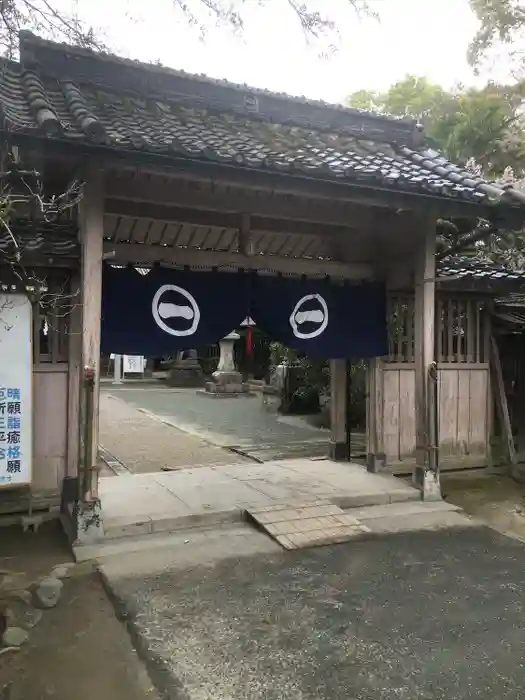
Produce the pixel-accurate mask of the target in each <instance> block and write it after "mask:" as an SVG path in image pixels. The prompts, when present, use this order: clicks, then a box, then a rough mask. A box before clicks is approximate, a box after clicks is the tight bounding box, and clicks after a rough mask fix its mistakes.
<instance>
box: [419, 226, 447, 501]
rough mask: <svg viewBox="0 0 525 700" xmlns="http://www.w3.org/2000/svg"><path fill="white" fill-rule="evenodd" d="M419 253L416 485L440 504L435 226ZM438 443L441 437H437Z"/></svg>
mask: <svg viewBox="0 0 525 700" xmlns="http://www.w3.org/2000/svg"><path fill="white" fill-rule="evenodd" d="M422 239H423V240H422V241H421V243H420V245H419V250H417V251H416V261H415V275H414V277H415V329H414V330H415V333H414V336H415V337H414V340H415V344H414V351H415V352H414V354H415V408H416V466H415V473H414V481H415V483H416V484H417V485H418V486H419V488H420V489H421V492H422V496H423V498H424V499H425V500H440V499H441V487H440V482H439V471H438V469H437V463H436V455H437V450H436V449H434V448H437V445H434V444H431V438H432V437H433V420H434V411H435V405H433V403H432V399H435V396H434V392H432V391H430V390H429V381H430V376H431V373H432V370H433V366H434V359H435V358H434V353H435V348H434V342H435V303H436V302H435V277H436V269H435V268H436V263H435V250H436V234H435V226H429V225H427V228H426V230H425V232H424V235H423V237H422ZM435 438H436V442H439V437H438V436H437V435H436V436H435Z"/></svg>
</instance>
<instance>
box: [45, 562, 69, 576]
mask: <svg viewBox="0 0 525 700" xmlns="http://www.w3.org/2000/svg"><path fill="white" fill-rule="evenodd" d="M72 566H73V564H58V566H55V567H53V570H52V571H51V574H50V577H51V578H67V576H68V574H69V569H70V568H71V567H72Z"/></svg>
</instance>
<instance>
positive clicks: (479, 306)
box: [388, 294, 488, 363]
mask: <svg viewBox="0 0 525 700" xmlns="http://www.w3.org/2000/svg"><path fill="white" fill-rule="evenodd" d="M388 318H389V353H388V361H389V362H414V338H415V333H414V320H415V316H414V296H413V295H410V294H396V295H392V296H391V297H390V298H389V302H388ZM486 323H487V320H486V314H485V312H484V302H483V301H482V300H480V299H479V298H475V297H453V296H444V297H441V296H440V297H438V298H437V299H436V318H435V328H436V360H437V362H453V363H462V362H463V363H465V362H468V363H483V362H488V349H487V343H486V337H487V335H486Z"/></svg>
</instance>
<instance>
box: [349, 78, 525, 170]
mask: <svg viewBox="0 0 525 700" xmlns="http://www.w3.org/2000/svg"><path fill="white" fill-rule="evenodd" d="M522 101H523V99H522V92H521V88H520V86H516V87H512V88H510V87H502V86H499V85H495V84H492V83H489V84H488V85H486V86H485V87H484V88H482V89H474V88H469V89H462V88H458V89H457V90H454V91H447V90H444V89H443V88H442V87H441V86H440V85H436V84H434V83H431V82H430V81H429V80H428V79H427V78H424V77H417V76H413V75H409V76H406V78H404V79H403V80H400V81H399V82H397V83H394V85H392V86H391V87H390V88H389V89H388V90H387V91H386V92H373V91H368V90H359V91H358V92H355V93H353V94H352V95H350V96H349V98H348V100H347V102H348V104H349V105H350V106H352V107H359V108H362V109H372V110H375V111H379V112H384V113H386V114H392V115H395V116H401V117H413V118H415V119H417V120H418V121H419V122H420V123H422V124H423V126H424V127H425V133H426V135H427V137H428V138H429V140H430V141H431V142H433V144H434V145H435V146H436V147H437V148H438V149H439V150H441V151H443V152H444V153H445V154H446V155H447V156H448V157H449V158H450V159H451V160H453V161H454V162H456V163H460V164H463V165H465V164H466V163H468V162H469V161H472V160H473V161H474V162H475V163H476V164H477V165H478V166H479V167H480V168H481V170H482V172H483V174H484V175H485V176H487V177H498V176H500V175H503V173H504V172H505V171H506V170H507V169H508V168H511V169H512V171H513V173H514V174H515V175H516V176H520V175H522V174H523V172H524V171H525V139H524V136H523V134H524V126H525V125H524V119H523V116H522V113H521V105H522Z"/></svg>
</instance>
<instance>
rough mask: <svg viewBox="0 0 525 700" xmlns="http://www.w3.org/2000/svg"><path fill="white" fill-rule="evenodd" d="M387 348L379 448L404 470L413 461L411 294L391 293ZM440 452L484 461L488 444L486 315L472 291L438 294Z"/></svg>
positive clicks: (444, 460)
mask: <svg viewBox="0 0 525 700" xmlns="http://www.w3.org/2000/svg"><path fill="white" fill-rule="evenodd" d="M389 318H390V319H391V327H390V343H389V354H388V356H387V357H386V358H384V359H383V361H381V362H380V363H379V371H378V372H377V373H376V379H375V382H376V385H375V391H374V395H375V401H374V403H375V410H376V411H377V414H376V415H377V418H376V420H377V428H378V437H379V440H378V442H379V444H378V451H380V452H384V453H385V454H386V458H387V467H388V468H390V469H392V470H393V471H396V472H404V471H410V470H411V469H412V466H413V462H414V460H415V449H416V427H415V400H414V399H415V365H414V297H413V296H411V295H396V296H392V297H391V298H390V300H389ZM435 358H436V361H437V366H438V410H439V458H440V463H441V466H442V468H444V469H447V468H454V467H458V466H464V467H467V466H481V465H483V464H486V463H487V459H488V455H489V444H490V439H489V435H490V415H491V411H490V403H489V400H490V399H489V397H490V375H489V321H488V315H487V314H486V313H485V309H484V304H483V301H482V300H480V299H479V298H476V297H468V296H462V297H452V296H440V297H439V298H438V299H437V300H436V349H435Z"/></svg>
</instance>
